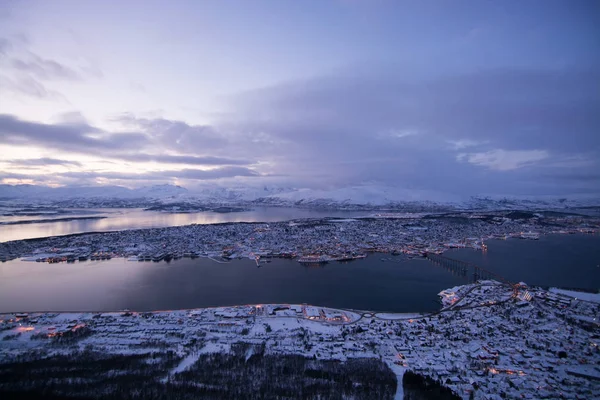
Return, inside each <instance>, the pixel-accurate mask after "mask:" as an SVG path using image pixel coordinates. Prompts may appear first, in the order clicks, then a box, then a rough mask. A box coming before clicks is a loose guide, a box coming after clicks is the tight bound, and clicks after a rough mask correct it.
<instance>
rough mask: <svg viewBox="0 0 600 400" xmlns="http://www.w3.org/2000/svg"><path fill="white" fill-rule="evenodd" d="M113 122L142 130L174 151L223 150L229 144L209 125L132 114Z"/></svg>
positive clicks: (121, 116) (123, 115) (120, 116)
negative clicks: (140, 116)
mask: <svg viewBox="0 0 600 400" xmlns="http://www.w3.org/2000/svg"><path fill="white" fill-rule="evenodd" d="M112 121H114V122H118V123H120V124H123V125H124V126H126V127H128V128H133V129H135V130H140V131H142V132H144V133H146V134H147V135H148V136H149V137H151V138H152V139H153V140H155V141H156V142H157V143H159V144H161V145H163V146H168V147H169V148H171V149H174V150H180V151H194V152H195V151H201V150H204V149H223V148H225V147H227V146H228V144H229V143H228V140H227V138H226V137H225V136H224V135H223V134H222V133H220V132H218V131H217V130H215V128H214V127H212V126H208V125H190V124H188V123H186V122H184V121H176V120H169V119H164V118H138V117H136V116H135V115H133V114H130V113H125V114H121V115H119V116H116V117H114V118H112Z"/></svg>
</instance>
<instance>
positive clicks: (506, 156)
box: [456, 149, 549, 171]
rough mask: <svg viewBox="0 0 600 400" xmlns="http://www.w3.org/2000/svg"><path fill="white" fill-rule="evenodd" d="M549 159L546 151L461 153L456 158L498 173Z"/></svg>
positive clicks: (498, 150)
mask: <svg viewBox="0 0 600 400" xmlns="http://www.w3.org/2000/svg"><path fill="white" fill-rule="evenodd" d="M548 157H549V154H548V152H547V151H546V150H502V149H496V150H490V151H486V152H482V153H461V154H459V155H457V156H456V159H457V160H458V161H466V162H469V163H471V164H475V165H480V166H484V167H488V168H490V169H494V170H498V171H510V170H513V169H518V168H523V167H526V166H530V165H533V164H535V163H537V162H539V161H542V160H545V159H547V158H548Z"/></svg>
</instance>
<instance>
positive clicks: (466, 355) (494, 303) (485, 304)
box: [0, 280, 600, 399]
mask: <svg viewBox="0 0 600 400" xmlns="http://www.w3.org/2000/svg"><path fill="white" fill-rule="evenodd" d="M516 289H517V290H515V287H510V286H508V285H505V284H502V283H500V282H497V281H493V280H482V281H479V282H477V283H474V284H470V285H465V286H458V287H455V288H450V289H447V290H444V291H442V292H441V293H440V298H441V302H442V308H441V309H440V310H439V311H437V312H433V313H429V314H391V313H376V312H370V311H360V310H336V309H329V308H324V307H318V306H311V305H307V304H298V305H294V304H261V305H243V306H236V307H219V308H206V309H193V310H177V311H163V312H135V311H130V310H123V311H120V312H110V313H69V314H66V313H44V314H25V313H18V314H4V315H0V370H2V368H9V367H3V365H5V366H6V365H18V364H14V363H18V362H19V360H36V357H37V358H39V359H41V358H44V357H51V356H52V357H54V356H58V355H61V354H65V355H67V354H72V353H73V352H77V351H81V350H83V349H85V350H86V351H87V352H96V353H99V354H105V355H111V354H113V355H114V354H127V355H136V356H139V357H148V363H153V361H152V359H155V358H156V357H157V354H161V352H165V351H166V350H167V349H169V350H171V351H173V352H174V354H173V355H171V356H169V357H171V358H169V359H170V360H171V361H172V362H173V363H172V368H171V369H170V370H166V371H163V373H164V380H174V381H175V380H177V375H178V374H180V373H183V372H184V371H186V370H188V369H189V368H191V367H192V366H193V365H194V363H196V362H197V361H198V360H199V358H200V357H201V356H202V355H203V354H208V353H228V352H230V351H233V349H234V348H237V347H239V346H240V344H244V346H246V347H244V348H246V349H247V348H248V347H247V346H249V345H252V346H262V348H263V349H265V350H264V351H266V353H268V354H272V355H290V354H298V355H302V356H304V357H306V358H310V359H315V360H336V361H339V362H346V361H348V360H353V359H357V358H360V359H366V358H372V359H380V360H382V361H383V362H384V363H385V364H387V365H388V366H389V368H390V369H391V370H392V371H393V373H394V374H395V375H396V376H397V382H398V383H397V394H396V397H397V398H402V397H401V396H398V395H401V393H402V384H401V382H402V376H403V374H404V373H405V372H406V371H408V370H411V371H413V372H416V373H419V374H422V375H424V376H430V377H432V378H434V379H438V380H440V381H441V382H443V384H444V385H445V386H447V387H448V388H450V389H451V390H452V391H453V392H454V393H455V394H457V395H458V396H459V397H461V398H465V399H466V398H475V399H498V398H529V399H532V398H536V399H537V398H567V399H590V398H597V397H598V396H599V395H600V368H599V367H598V365H599V364H600V350H599V349H598V344H599V342H598V337H599V336H598V333H599V329H600V324H599V322H598V321H600V303H599V302H600V299H599V297H600V296H598V295H595V296H593V295H588V298H586V299H585V300H583V299H581V298H580V297H579V295H578V293H577V292H569V291H561V290H555V291H547V290H544V289H540V288H535V287H528V286H527V285H526V284H525V283H522V282H521V283H519V284H517V285H516ZM154 362H155V361H154ZM198 362H199V361H198ZM10 363H13V364H10ZM170 365H171V364H170ZM1 372H2V371H0V373H1ZM113 372H114V371H113ZM115 373H118V372H115ZM57 382H58V381H57ZM201 383H203V384H207V385H210V382H201ZM23 384H24V383H23V382H9V381H4V382H1V383H0V389H2V390H20V389H21V390H22V389H23V387H21V386H19V385H23ZM29 384H30V383H28V385H29ZM31 384H32V385H33V386H35V385H34V384H33V383H31Z"/></svg>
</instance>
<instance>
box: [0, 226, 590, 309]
mask: <svg viewBox="0 0 600 400" xmlns="http://www.w3.org/2000/svg"><path fill="white" fill-rule="evenodd" d="M488 246H489V249H488V251H487V253H485V254H483V253H481V252H480V251H479V252H478V251H475V250H459V251H451V252H447V253H446V255H447V256H450V257H453V258H460V259H464V260H468V261H472V262H477V263H479V264H480V265H481V266H483V267H485V268H488V269H490V270H492V271H494V272H496V273H499V274H501V275H503V276H505V277H506V278H507V279H509V280H512V281H515V282H516V281H525V282H526V283H528V284H531V285H540V286H563V287H579V288H585V289H588V290H597V289H598V288H600V267H597V265H598V264H600V236H599V235H569V236H566V235H551V236H545V237H542V238H541V239H540V240H539V241H529V240H517V239H513V240H508V241H489V243H488ZM465 283H468V282H467V281H466V280H464V278H461V277H458V276H455V275H452V274H451V273H450V272H448V271H446V270H445V269H443V268H442V267H439V266H437V265H434V264H433V263H431V262H429V261H426V260H421V259H414V260H406V259H404V258H402V257H394V256H390V255H388V254H372V255H370V256H369V257H367V258H366V259H363V260H356V261H352V262H349V263H336V262H334V263H329V264H326V265H324V266H322V267H306V266H303V265H301V264H299V263H298V262H296V261H294V260H286V259H273V260H272V262H270V263H266V264H261V267H260V268H257V267H256V264H255V263H254V261H251V260H233V261H231V262H229V263H226V264H220V263H216V262H213V261H211V260H208V259H204V258H199V259H193V260H192V259H181V260H177V261H171V262H170V263H166V262H160V263H154V262H132V261H126V260H124V259H113V260H110V261H86V262H76V263H73V264H66V263H61V264H46V263H36V262H26V261H10V262H6V263H2V264H0V312H12V311H43V310H50V311H102V310H120V309H124V308H129V309H132V310H140V311H141V310H167V309H180V308H195V307H208V306H225V305H235V304H257V303H309V304H315V305H322V306H330V307H337V308H353V309H361V310H375V311H391V312H420V311H433V310H437V309H438V308H439V304H438V303H437V299H438V297H437V293H438V292H439V291H440V290H442V289H445V288H449V287H453V286H456V285H461V284H465Z"/></svg>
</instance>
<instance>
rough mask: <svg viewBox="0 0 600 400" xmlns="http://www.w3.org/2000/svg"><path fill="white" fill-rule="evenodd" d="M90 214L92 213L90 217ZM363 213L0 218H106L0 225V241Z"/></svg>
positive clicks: (106, 212)
mask: <svg viewBox="0 0 600 400" xmlns="http://www.w3.org/2000/svg"><path fill="white" fill-rule="evenodd" d="M90 212H92V213H91V214H90ZM365 214H366V213H365V212H353V211H319V210H307V209H298V208H287V207H268V208H267V207H256V208H253V209H252V210H251V211H241V212H232V213H218V212H199V213H163V212H158V211H144V210H142V209H139V208H135V209H131V208H121V209H94V210H80V211H78V212H76V213H73V214H68V215H53V216H50V217H47V216H29V217H23V216H18V217H14V216H10V217H0V222H11V221H17V220H39V219H47V218H50V219H51V218H55V219H56V218H68V217H90V216H105V217H106V218H103V219H88V220H74V221H59V222H47V223H46V222H42V223H35V224H18V225H0V242H7V241H10V240H21V239H31V238H40V237H48V236H59V235H68V234H72V233H82V232H106V231H115V230H124V229H138V228H159V227H167V226H182V225H190V224H216V223H222V222H276V221H287V220H290V219H297V218H322V217H352V216H362V215H365Z"/></svg>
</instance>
